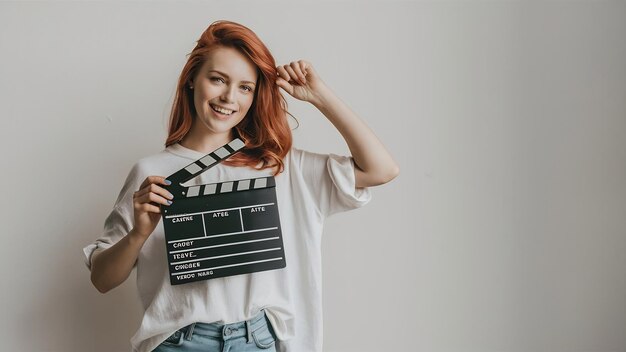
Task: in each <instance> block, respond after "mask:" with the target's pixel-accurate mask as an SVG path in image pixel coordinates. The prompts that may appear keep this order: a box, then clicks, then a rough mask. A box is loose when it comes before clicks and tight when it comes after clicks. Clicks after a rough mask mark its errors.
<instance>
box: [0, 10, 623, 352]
mask: <svg viewBox="0 0 626 352" xmlns="http://www.w3.org/2000/svg"><path fill="white" fill-rule="evenodd" d="M217 19H230V20H233V21H236V22H240V23H242V24H244V25H246V26H248V27H250V28H251V29H252V30H254V31H255V32H256V33H257V34H258V35H259V36H260V38H261V39H262V40H264V41H265V43H266V44H267V46H268V47H269V49H270V50H271V51H272V53H273V55H274V57H275V58H276V61H277V63H278V64H287V63H289V62H291V61H294V60H298V59H307V60H309V61H311V62H312V63H313V65H314V67H315V68H316V69H317V71H318V72H319V73H320V75H321V76H322V79H324V80H325V81H326V83H327V84H328V85H329V86H330V87H331V88H332V89H333V90H334V91H335V92H336V93H337V95H339V96H340V97H341V98H342V100H344V101H345V102H346V103H347V104H348V105H349V106H350V107H351V108H352V109H353V110H354V111H355V112H357V114H358V115H359V116H360V117H361V118H362V119H363V120H365V121H366V122H367V123H368V124H369V126H370V127H371V128H372V129H373V130H374V131H375V132H376V134H377V135H378V136H379V138H380V139H381V140H382V141H383V142H384V143H385V145H386V146H387V147H388V148H389V150H390V151H391V153H392V154H393V155H394V156H395V158H396V159H397V161H398V163H399V164H400V168H401V175H400V176H399V177H398V178H396V179H395V180H394V181H393V182H391V183H389V184H386V185H383V186H380V187H376V188H373V189H372V192H373V198H372V201H371V203H370V204H368V205H367V206H365V207H364V208H361V209H358V210H355V211H352V212H347V213H343V214H338V215H336V216H334V217H331V218H329V220H328V222H327V225H326V228H325V233H324V240H323V243H324V247H323V249H324V258H323V261H324V288H323V292H324V318H325V326H324V334H325V351H429V352H430V351H435V352H448V351H450V352H452V351H463V352H466V351H489V352H491V351H493V352H495V351H507V352H508V351H510V352H513V351H515V352H517V351H519V352H528V351H550V352H574V351H601V352H608V351H626V255H625V253H626V230H625V229H626V182H625V181H626V6H625V5H624V3H623V2H618V1H584V2H567V1H559V2H543V1H531V2H521V1H520V2H517V1H516V2H495V1H485V2H483V1H481V2H476V1H463V2H398V1H392V2H364V1H342V2H302V1H205V2H159V3H149V2H134V3H125V2H112V3H104V2H95V3H93V2H70V3H67V2H65V3H60V2H40V3H1V4H0V53H1V54H2V55H1V57H2V58H1V65H0V77H1V79H0V103H1V109H0V114H2V118H1V120H0V141H1V143H2V150H3V157H2V178H1V179H0V182H2V189H3V192H2V194H3V202H2V205H1V207H2V208H1V214H2V215H1V216H2V218H1V221H2V227H3V230H2V245H1V247H0V248H1V249H0V251H1V252H0V264H1V268H2V289H1V292H2V293H1V295H2V296H1V297H2V299H1V300H0V324H1V325H0V341H1V342H2V350H7V351H59V352H61V351H63V352H65V351H97V352H100V351H101V352H104V351H128V350H129V342H128V340H129V338H130V336H132V335H133V334H134V332H135V330H136V329H137V327H138V324H139V321H140V318H141V311H140V304H139V300H138V297H137V294H136V286H135V282H134V280H135V274H134V273H133V274H131V277H130V278H129V279H128V280H127V281H126V282H125V283H124V284H123V285H121V286H120V287H118V288H116V289H115V290H113V291H111V292H109V293H107V294H106V295H102V294H100V293H98V292H97V291H96V289H95V288H94V287H93V286H92V285H91V283H90V281H89V272H88V270H87V269H86V267H85V265H84V264H83V254H82V248H83V247H84V246H85V245H87V244H89V243H91V242H92V241H93V240H95V238H96V237H97V236H98V235H99V233H100V231H101V230H102V225H103V223H104V219H105V217H106V216H107V215H108V213H109V212H110V210H111V207H112V205H113V202H114V201H115V198H116V196H117V194H118V192H119V189H120V187H121V186H122V184H123V181H124V178H125V177H126V175H127V173H128V171H129V170H130V167H131V166H132V165H133V163H134V162H135V161H136V160H137V159H139V158H141V157H143V156H146V155H149V154H153V153H156V152H158V151H160V150H162V149H163V143H164V140H165V136H166V123H167V118H168V114H169V109H170V107H171V103H172V98H173V93H174V88H175V84H176V81H177V79H178V75H179V74H180V70H181V69H182V67H183V64H184V62H185V60H186V55H187V54H188V53H189V52H190V51H191V49H192V48H193V47H194V45H195V41H196V40H197V39H198V38H199V36H200V34H201V32H202V31H203V30H204V29H205V28H206V27H207V26H208V25H209V24H210V23H211V22H213V21H214V20H217ZM287 96H288V95H287ZM288 101H289V103H290V106H289V107H290V111H291V112H292V114H294V115H296V116H297V117H298V118H299V120H300V123H301V124H300V127H299V128H298V129H297V130H295V131H294V135H295V144H296V145H297V146H299V147H301V148H305V149H308V150H312V151H317V152H325V153H328V152H334V153H339V154H347V153H348V149H347V146H346V145H345V143H344V142H343V140H342V138H341V136H340V135H339V134H338V133H337V132H336V130H335V129H334V128H333V127H332V125H331V124H330V123H328V121H327V120H326V119H325V118H324V116H323V115H322V114H321V113H319V111H317V110H316V109H315V108H314V107H313V106H311V105H310V104H308V103H304V102H301V101H296V100H294V99H293V98H291V97H290V96H288Z"/></svg>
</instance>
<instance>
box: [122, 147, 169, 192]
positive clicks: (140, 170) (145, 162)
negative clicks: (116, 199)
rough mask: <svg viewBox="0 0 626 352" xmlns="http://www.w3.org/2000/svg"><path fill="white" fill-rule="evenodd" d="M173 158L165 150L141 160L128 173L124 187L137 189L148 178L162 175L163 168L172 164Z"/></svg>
mask: <svg viewBox="0 0 626 352" xmlns="http://www.w3.org/2000/svg"><path fill="white" fill-rule="evenodd" d="M172 158H173V157H172V155H171V154H169V153H167V152H166V151H165V150H162V151H160V152H158V153H153V154H149V155H146V156H143V157H141V158H139V159H138V160H137V161H135V163H134V164H133V165H132V166H131V168H130V170H129V171H128V175H127V176H126V180H125V181H124V187H125V188H131V189H137V188H138V187H139V185H141V183H142V182H143V181H144V180H145V178H146V177H148V176H150V175H155V174H160V173H161V171H162V170H163V168H164V167H167V165H169V164H170V163H171V162H172V160H170V159H172ZM166 176H167V175H166Z"/></svg>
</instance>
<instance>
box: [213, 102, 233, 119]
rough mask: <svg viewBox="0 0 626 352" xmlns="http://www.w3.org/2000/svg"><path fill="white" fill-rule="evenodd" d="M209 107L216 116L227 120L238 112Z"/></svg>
mask: <svg viewBox="0 0 626 352" xmlns="http://www.w3.org/2000/svg"><path fill="white" fill-rule="evenodd" d="M209 106H210V107H211V110H213V112H215V114H216V115H217V116H218V117H221V118H226V117H228V116H230V115H232V114H234V113H235V112H237V111H235V110H230V109H226V108H223V107H221V106H218V105H213V104H209Z"/></svg>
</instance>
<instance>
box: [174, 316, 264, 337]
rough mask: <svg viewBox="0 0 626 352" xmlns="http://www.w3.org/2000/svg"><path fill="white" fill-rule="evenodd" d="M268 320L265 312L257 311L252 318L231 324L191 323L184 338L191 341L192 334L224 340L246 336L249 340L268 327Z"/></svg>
mask: <svg viewBox="0 0 626 352" xmlns="http://www.w3.org/2000/svg"><path fill="white" fill-rule="evenodd" d="M268 324H269V323H268V319H267V317H266V315H265V310H263V309H262V310H261V311H259V313H257V314H256V315H255V316H254V317H253V318H251V319H249V320H244V321H240V322H237V323H231V324H222V323H211V324H207V323H192V324H190V325H188V326H187V327H186V330H187V331H186V333H185V337H186V338H187V339H191V336H193V334H198V335H205V336H211V337H221V338H223V339H224V340H229V339H234V338H238V337H241V336H247V338H248V340H251V338H250V337H251V334H252V332H253V331H255V330H257V329H259V328H261V327H263V326H265V325H268Z"/></svg>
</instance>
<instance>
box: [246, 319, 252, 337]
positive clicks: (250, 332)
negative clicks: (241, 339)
mask: <svg viewBox="0 0 626 352" xmlns="http://www.w3.org/2000/svg"><path fill="white" fill-rule="evenodd" d="M246 332H247V334H248V337H247V341H246V343H250V342H252V328H251V327H250V320H246Z"/></svg>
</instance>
